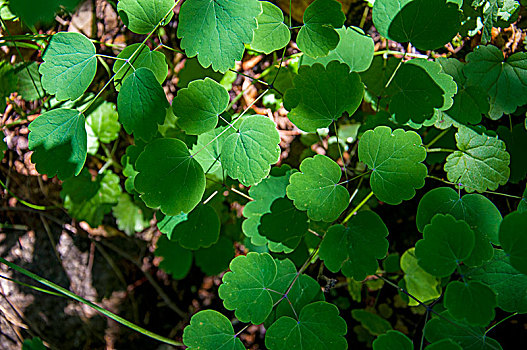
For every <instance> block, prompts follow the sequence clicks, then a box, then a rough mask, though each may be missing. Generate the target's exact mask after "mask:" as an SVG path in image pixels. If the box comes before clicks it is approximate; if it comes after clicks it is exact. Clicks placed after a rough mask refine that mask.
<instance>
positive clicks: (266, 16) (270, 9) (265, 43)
mask: <svg viewBox="0 0 527 350" xmlns="http://www.w3.org/2000/svg"><path fill="white" fill-rule="evenodd" d="M260 3H261V4H262V13H260V15H259V16H258V17H256V21H257V22H258V28H257V29H256V30H255V31H254V37H253V41H252V42H251V48H252V49H253V50H255V51H258V52H263V53H265V54H266V55H268V54H270V53H271V52H273V51H276V50H279V49H281V48H283V47H284V46H286V45H287V44H288V43H289V40H291V32H290V31H289V28H288V27H287V26H286V25H285V24H284V14H283V13H282V10H280V8H279V7H277V6H275V5H273V4H272V3H270V2H267V1H261V2H260Z"/></svg>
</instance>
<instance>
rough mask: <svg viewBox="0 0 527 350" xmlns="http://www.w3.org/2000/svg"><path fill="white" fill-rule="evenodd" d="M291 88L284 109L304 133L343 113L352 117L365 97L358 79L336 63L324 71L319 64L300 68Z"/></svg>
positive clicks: (329, 64)
mask: <svg viewBox="0 0 527 350" xmlns="http://www.w3.org/2000/svg"><path fill="white" fill-rule="evenodd" d="M318 1H321V0H318ZM328 1H333V0H328ZM339 6H340V5H339ZM294 85H295V87H294V88H293V89H289V90H287V92H286V93H285V96H284V107H285V108H286V109H287V110H288V111H290V112H289V114H288V115H287V117H288V118H289V119H290V120H291V121H292V122H293V124H295V125H296V126H297V127H298V128H299V129H301V130H303V131H306V132H315V131H316V130H317V129H319V128H327V127H328V126H329V125H330V124H331V123H332V122H333V121H335V120H337V119H339V118H340V117H341V116H342V114H343V113H344V112H348V113H349V114H352V113H353V112H355V111H356V110H357V108H358V107H359V105H360V103H361V101H362V96H363V94H364V85H362V83H361V81H360V77H359V75H358V74H357V73H354V72H350V70H349V67H348V66H347V65H346V64H343V63H339V62H337V61H332V62H330V63H328V65H327V66H326V67H324V66H323V65H322V64H320V63H315V64H313V65H312V66H301V67H300V69H299V70H298V75H297V76H296V77H295V78H294Z"/></svg>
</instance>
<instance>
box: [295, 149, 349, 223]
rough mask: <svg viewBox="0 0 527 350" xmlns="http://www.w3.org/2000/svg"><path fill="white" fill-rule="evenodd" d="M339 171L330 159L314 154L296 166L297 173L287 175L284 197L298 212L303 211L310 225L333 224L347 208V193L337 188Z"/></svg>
mask: <svg viewBox="0 0 527 350" xmlns="http://www.w3.org/2000/svg"><path fill="white" fill-rule="evenodd" d="M341 176H342V171H341V169H340V167H339V165H338V164H337V163H335V162H334V161H333V160H331V159H330V158H328V157H326V156H323V155H320V154H317V155H316V156H314V157H313V158H306V159H304V160H303V161H302V163H301V164H300V172H299V173H295V174H293V175H291V178H290V180H289V182H290V185H289V186H287V197H289V198H290V199H292V200H293V202H294V204H295V207H297V209H299V210H307V216H309V218H310V219H311V220H314V221H325V222H333V221H335V220H337V218H338V217H339V216H340V214H342V212H343V211H344V210H346V208H347V207H348V204H349V198H350V196H349V192H348V190H346V188H345V187H344V186H341V185H339V184H338V182H339V181H340V178H341Z"/></svg>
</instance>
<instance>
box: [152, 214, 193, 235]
mask: <svg viewBox="0 0 527 350" xmlns="http://www.w3.org/2000/svg"><path fill="white" fill-rule="evenodd" d="M156 218H157V228H158V229H159V231H161V233H164V234H166V235H167V237H168V239H170V240H172V233H173V232H174V228H175V227H176V225H177V224H179V223H182V222H183V221H185V220H187V219H188V214H185V213H183V212H182V213H180V214H178V215H173V216H170V215H164V214H163V213H157V214H156Z"/></svg>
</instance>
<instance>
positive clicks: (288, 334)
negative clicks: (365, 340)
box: [265, 301, 348, 350]
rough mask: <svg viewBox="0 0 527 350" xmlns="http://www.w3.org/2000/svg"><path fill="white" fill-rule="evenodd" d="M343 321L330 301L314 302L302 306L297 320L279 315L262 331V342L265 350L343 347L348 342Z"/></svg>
mask: <svg viewBox="0 0 527 350" xmlns="http://www.w3.org/2000/svg"><path fill="white" fill-rule="evenodd" d="M346 330H347V327H346V322H345V321H344V320H343V319H342V318H341V317H340V316H339V310H338V309H337V307H336V306H335V305H333V304H329V303H326V302H325V301H317V302H315V303H312V304H309V305H307V306H305V307H304V308H303V309H302V311H300V314H299V316H298V321H297V320H295V319H293V318H291V317H288V316H283V317H281V318H279V319H278V320H277V321H276V322H275V323H273V325H272V326H271V327H269V329H268V330H267V333H266V334H265V345H266V346H267V348H268V349H269V350H281V349H313V350H319V349H320V350H321V349H328V350H329V349H332V350H341V349H342V350H344V349H347V347H348V344H347V342H346V339H345V338H344V335H345V334H346Z"/></svg>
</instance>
